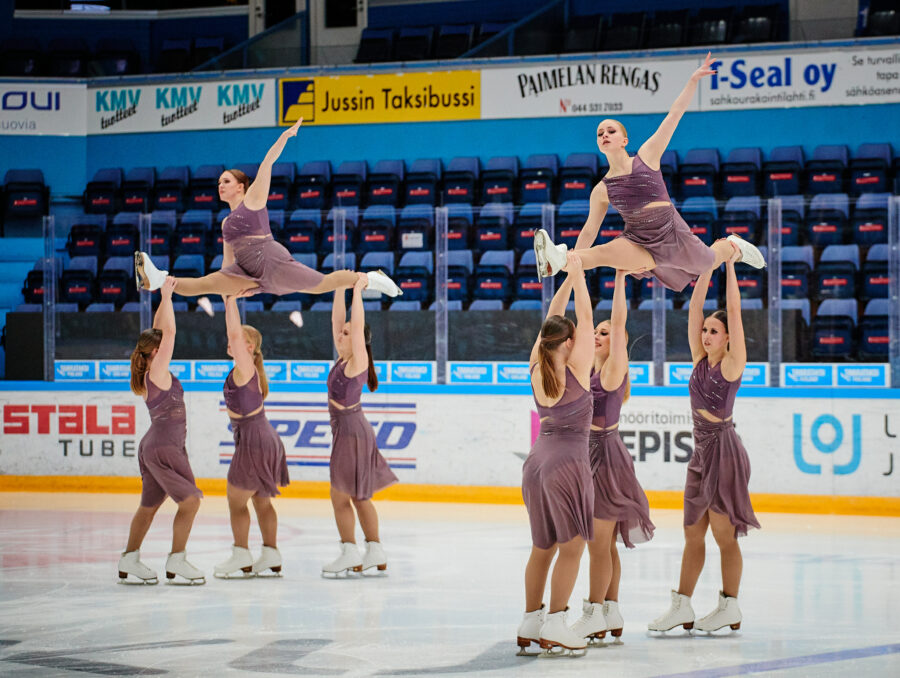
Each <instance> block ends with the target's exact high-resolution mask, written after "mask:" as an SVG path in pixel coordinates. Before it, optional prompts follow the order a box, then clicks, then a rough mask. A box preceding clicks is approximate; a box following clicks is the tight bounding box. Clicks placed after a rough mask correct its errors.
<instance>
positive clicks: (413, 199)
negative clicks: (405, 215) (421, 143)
mask: <svg viewBox="0 0 900 678" xmlns="http://www.w3.org/2000/svg"><path fill="white" fill-rule="evenodd" d="M442 176H443V168H442V166H441V161H440V158H418V159H417V160H414V161H413V163H412V165H410V166H409V172H407V174H406V188H405V190H404V204H406V205H434V204H435V201H436V199H437V191H438V186H439V185H440V183H441V178H442Z"/></svg>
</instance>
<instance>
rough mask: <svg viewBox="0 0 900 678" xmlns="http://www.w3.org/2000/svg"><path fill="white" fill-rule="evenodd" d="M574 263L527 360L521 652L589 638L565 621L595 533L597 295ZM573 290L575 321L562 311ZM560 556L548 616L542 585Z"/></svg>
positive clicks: (566, 646) (573, 260)
mask: <svg viewBox="0 0 900 678" xmlns="http://www.w3.org/2000/svg"><path fill="white" fill-rule="evenodd" d="M568 260H569V261H568V271H569V278H572V281H571V282H570V281H569V280H567V281H566V282H565V283H563V285H562V286H560V289H559V291H558V292H557V293H556V295H555V296H554V297H553V301H552V302H551V303H550V308H549V310H548V312H547V319H546V320H545V321H544V324H543V326H542V327H541V333H540V335H539V336H538V338H537V341H536V342H535V344H534V347H533V348H532V349H531V357H530V358H529V363H530V366H531V367H530V369H531V388H532V390H533V391H534V401H535V404H536V405H537V411H538V415H539V416H540V421H541V430H540V434H539V435H538V438H537V440H536V441H535V443H534V446H533V447H532V448H531V452H530V453H529V455H528V459H526V460H525V464H524V466H523V467H522V496H523V498H524V500H525V507H526V508H527V509H528V520H529V522H530V524H531V540H532V544H533V545H532V548H531V555H530V557H529V558H528V564H527V565H526V567H525V616H524V618H523V620H522V623H521V624H520V626H519V629H518V633H517V636H518V638H517V642H518V644H519V648H520V650H519V654H525V649H526V648H528V647H529V646H530V644H531V643H532V642H537V643H539V644H540V646H541V647H542V648H544V649H546V650H548V651H550V652H560V651H563V652H564V651H565V650H570V651H571V650H583V649H584V648H585V647H586V646H587V643H586V642H585V640H584V637H583V636H580V635H578V634H577V633H574V632H573V631H572V629H570V628H569V627H568V626H567V625H566V610H567V609H568V603H569V597H570V596H571V595H572V589H573V588H574V587H575V579H576V577H577V576H578V566H579V564H580V562H581V555H582V553H583V552H584V544H585V542H586V541H590V540H591V539H593V537H594V530H593V523H592V513H593V510H594V487H593V483H592V482H591V468H590V462H589V460H588V435H589V431H590V426H591V413H592V411H593V407H592V399H591V392H590V373H591V362H592V361H593V348H594V337H593V318H592V309H591V299H590V297H589V296H588V291H587V285H586V284H585V280H584V270H583V269H582V268H581V261H580V260H579V258H578V256H577V255H575V254H571V253H570V254H569V255H568ZM573 287H574V290H575V316H576V319H577V321H578V322H577V325H576V324H574V323H572V321H571V320H569V319H568V318H566V317H564V316H563V315H562V314H563V313H564V312H565V307H566V303H567V302H568V300H569V295H570V294H571V291H572V288H573ZM557 553H558V556H557V559H556V565H555V566H554V568H553V576H552V578H551V580H550V608H549V611H548V613H547V614H546V617H545V613H544V605H543V603H542V600H543V597H544V588H545V587H546V583H547V574H548V573H549V570H550V564H551V562H552V561H553V556H554V555H556V554H557ZM554 647H555V648H556V650H553V648H554ZM560 648H563V649H562V650H560Z"/></svg>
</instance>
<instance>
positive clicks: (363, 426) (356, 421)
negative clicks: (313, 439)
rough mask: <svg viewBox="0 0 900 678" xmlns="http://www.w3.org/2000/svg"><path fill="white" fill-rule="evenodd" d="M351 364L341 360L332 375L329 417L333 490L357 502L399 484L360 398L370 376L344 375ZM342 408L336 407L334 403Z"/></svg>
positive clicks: (329, 383) (330, 464)
mask: <svg viewBox="0 0 900 678" xmlns="http://www.w3.org/2000/svg"><path fill="white" fill-rule="evenodd" d="M346 365H347V363H345V362H343V361H340V360H338V361H337V362H336V363H335V364H334V367H332V368H331V372H329V373H328V414H329V415H330V416H331V435H332V443H331V461H330V462H329V464H328V468H329V475H330V477H331V486H332V487H334V488H335V489H336V490H338V491H339V492H343V493H344V494H349V495H350V496H351V497H353V498H354V499H357V500H360V501H362V500H364V499H371V498H372V495H373V494H375V493H376V492H378V491H379V490H383V489H384V488H385V487H388V486H390V485H393V484H394V483H396V482H397V476H396V475H394V472H393V471H391V468H390V466H388V463H387V461H386V460H385V458H384V457H383V456H381V452H379V451H378V446H377V445H376V444H375V431H374V429H373V428H372V424H370V423H369V420H368V419H366V415H365V414H363V411H362V404H361V403H360V398H361V397H362V387H363V384H365V383H366V380H367V379H368V372H362V373H360V374H358V375H356V376H355V377H353V378H349V377H347V376H346V375H345V374H344V367H345V366H346ZM332 400H333V401H334V402H336V403H337V404H338V405H342V406H343V409H342V408H340V407H335V406H334V403H332V402H331V401H332Z"/></svg>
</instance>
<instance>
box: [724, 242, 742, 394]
mask: <svg viewBox="0 0 900 678" xmlns="http://www.w3.org/2000/svg"><path fill="white" fill-rule="evenodd" d="M725 279H726V283H725V309H726V312H727V313H728V349H727V351H726V352H725V357H724V358H722V376H723V377H725V378H726V379H727V380H728V381H736V380H737V378H738V377H740V376H741V374H743V372H744V367H745V366H746V365H747V344H746V342H745V340H744V322H743V320H742V319H741V290H740V288H739V287H738V283H737V276H736V275H735V272H734V257H732V258H731V259H729V260H728V261H726V262H725Z"/></svg>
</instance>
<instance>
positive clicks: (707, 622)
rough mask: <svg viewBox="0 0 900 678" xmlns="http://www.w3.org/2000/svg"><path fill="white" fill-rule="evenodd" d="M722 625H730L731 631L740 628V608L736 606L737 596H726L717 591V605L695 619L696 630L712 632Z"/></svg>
mask: <svg viewBox="0 0 900 678" xmlns="http://www.w3.org/2000/svg"><path fill="white" fill-rule="evenodd" d="M724 626H730V627H731V630H732V631H737V630H738V629H739V628H741V608H739V607H738V601H737V598H732V597H731V596H726V595H725V594H724V593H722V592H721V591H719V604H718V606H717V607H716V609H715V610H713V611H712V612H710V613H709V614H708V615H706V616H705V617H702V618H701V619H698V620H697V630H698V631H707V632H709V633H712V632H713V631H718V630H719V629H721V628H722V627H724Z"/></svg>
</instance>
